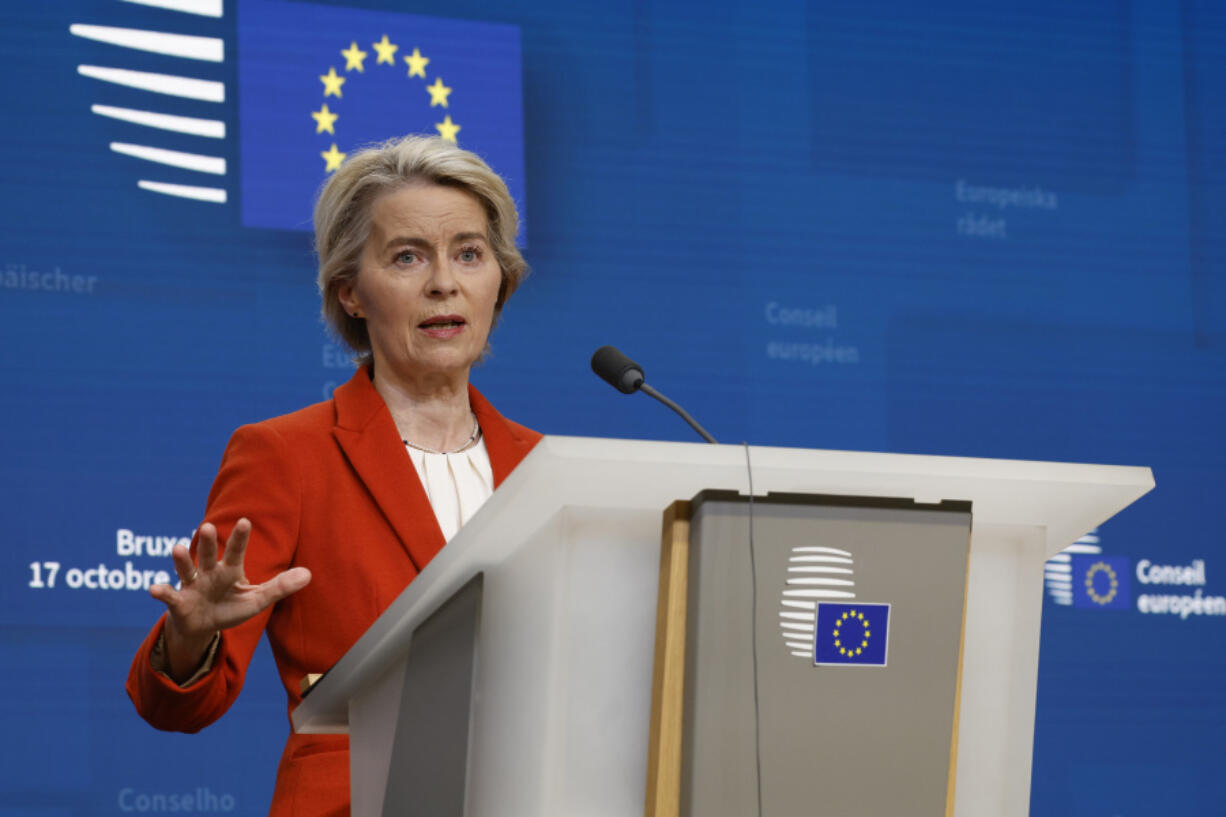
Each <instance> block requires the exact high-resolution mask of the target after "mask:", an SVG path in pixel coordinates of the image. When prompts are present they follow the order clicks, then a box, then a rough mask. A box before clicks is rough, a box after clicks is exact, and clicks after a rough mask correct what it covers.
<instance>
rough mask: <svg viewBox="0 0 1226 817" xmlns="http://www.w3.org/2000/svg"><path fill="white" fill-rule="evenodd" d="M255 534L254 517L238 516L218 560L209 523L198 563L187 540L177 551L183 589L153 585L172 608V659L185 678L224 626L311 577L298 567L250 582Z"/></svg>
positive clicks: (174, 671) (175, 673)
mask: <svg viewBox="0 0 1226 817" xmlns="http://www.w3.org/2000/svg"><path fill="white" fill-rule="evenodd" d="M250 538H251V522H249V521H248V520H246V519H240V520H238V522H237V523H236V524H235V525H234V530H233V531H232V532H231V533H230V538H229V539H228V540H226V552H225V554H224V555H223V556H222V558H221V560H220V561H218V559H217V529H216V528H215V527H213V525H211V524H209V523H208V522H205V523H204V524H203V525H201V526H200V531H199V535H198V538H197V540H196V562H195V563H193V562H192V557H191V554H190V553H189V552H188V549H187V548H185V547H183V546H182V545H178V546H176V547H175V549H174V551H173V552H172V554H171V556H172V558H173V559H174V564H175V572H176V573H178V574H179V581H180V585H179V588H178V589H177V590H176V589H175V588H173V587H171V586H170V585H168V584H157V585H154V586H153V587H151V588H149V593H150V595H152V596H153V597H154V598H155V599H157V600H158V601H160V602H162V603H163V604H165V605H166V609H167V611H168V613H169V615H167V617H166V630H165V632H166V653H167V655H166V658H167V663H168V665H169V666H168V669H169V670H170V676H171V677H172V678H174V679H176V680H180V681H181V680H183V679H185V678H187V677H189V676H190V675H191V674H192V672H193V671H194V670H195V668H196V667H197V666H198V665H199V664H200V661H201V659H202V658H203V657H204V652H205V650H207V649H208V646H209V643H210V642H211V641H212V640H213V636H214V635H215V634H216V633H217V632H218V631H220V630H224V629H227V628H229V627H234V626H236V625H239V624H242V623H243V622H244V621H246V620H248V619H249V618H251V617H253V616H255V615H256V614H258V613H259V612H260V611H262V610H264V609H266V608H268V607H270V606H272V605H273V604H276V603H277V602H278V601H280V600H281V599H283V598H285V597H286V596H288V595H289V594H290V593H294V592H296V591H298V590H301V589H302V588H303V587H306V585H307V583H308V582H310V581H311V571H309V570H307V569H306V568H305V567H292V568H290V569H289V570H286V571H284V572H283V573H279V574H277V575H276V576H273V577H272V578H271V579H269V580H268V581H266V582H264V583H263V584H251V583H250V582H248V581H247V576H246V575H245V574H244V573H243V556H244V555H245V553H246V551H247V542H248V541H249V540H250Z"/></svg>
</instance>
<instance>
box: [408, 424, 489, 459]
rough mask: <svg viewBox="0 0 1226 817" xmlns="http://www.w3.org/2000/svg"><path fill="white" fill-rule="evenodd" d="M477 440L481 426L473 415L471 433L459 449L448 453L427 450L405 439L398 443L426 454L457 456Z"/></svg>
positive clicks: (432, 449)
mask: <svg viewBox="0 0 1226 817" xmlns="http://www.w3.org/2000/svg"><path fill="white" fill-rule="evenodd" d="M479 439H481V424H480V423H478V422H477V415H476V414H474V415H473V433H472V434H469V435H468V439H467V440H465V441H464V444H463V445H461V446H460V447H459V448H453V449H451V450H450V451H439V450H437V449H434V448H427V447H426V446H424V445H418V444H417V443H411V442H409V441H408V440H405V439H401V440H400V442H402V443H404V444H405V445H407V446H408V447H409V448H414V449H417V450H418V451H424V452H425V453H427V454H459V453H460V452H461V451H467V450H468V449H470V448H472V447H473V446H474V445H475V444H476V443H477V440H479Z"/></svg>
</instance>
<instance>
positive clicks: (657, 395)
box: [639, 383, 719, 445]
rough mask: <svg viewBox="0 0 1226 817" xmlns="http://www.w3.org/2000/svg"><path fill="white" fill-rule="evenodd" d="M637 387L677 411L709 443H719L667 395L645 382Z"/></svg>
mask: <svg viewBox="0 0 1226 817" xmlns="http://www.w3.org/2000/svg"><path fill="white" fill-rule="evenodd" d="M639 389H640V390H641V391H643V392H644V393H646V394H648V395H651V396H652V397H654V398H656V399H657V400H659V401H660V402H661V403H663V404H664V405H666V406H668V407H669V408H670V409H672V410H673V411H675V412H677V413H678V414H679V415H681V419H682V420H685V421H686V422H687V423H689V424H690V427H691V428H693V429H694V430H695V431H697V432H698V434H699V435H700V436H701V437H702V438H703V439H704V440H706V441H707V442H709V443H711V444H712V445H719V443H717V442H716V441H715V438H714V437H712V436H711V435H710V434H708V433H707V430H706V429H705V428H703V427H702V426H700V425H698V422H697V421H696V420H695V419H694V418H693V417H691V416H690V415H689V412H687V411H686V410H685V409H683V408H681V406H679V405H677V404H676V403H674V402H673V401H672V400H669V399H668V398H667V397H665V396H664V395H662V394H660V393H659V392H658V391H656V390H655V389H653V388H652V387H651V386H649V385H647V384H646V383H644V384H643V385H642V386H640V387H639Z"/></svg>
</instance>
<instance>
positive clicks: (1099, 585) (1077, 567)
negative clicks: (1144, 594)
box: [1072, 554, 1132, 610]
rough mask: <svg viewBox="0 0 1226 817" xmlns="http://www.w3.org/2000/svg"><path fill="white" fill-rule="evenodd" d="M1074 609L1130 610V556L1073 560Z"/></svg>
mask: <svg viewBox="0 0 1226 817" xmlns="http://www.w3.org/2000/svg"><path fill="white" fill-rule="evenodd" d="M1072 568H1073V574H1072V575H1073V606H1074V607H1082V608H1093V609H1099V610H1127V609H1129V608H1131V606H1132V588H1131V585H1130V584H1129V575H1128V574H1129V568H1128V557H1127V556H1102V555H1101V554H1100V555H1082V556H1074V557H1073V559H1072Z"/></svg>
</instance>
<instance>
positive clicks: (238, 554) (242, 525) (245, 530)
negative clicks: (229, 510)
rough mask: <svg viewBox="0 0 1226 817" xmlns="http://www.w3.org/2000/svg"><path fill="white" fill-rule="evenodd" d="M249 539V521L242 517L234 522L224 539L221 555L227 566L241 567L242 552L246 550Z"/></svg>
mask: <svg viewBox="0 0 1226 817" xmlns="http://www.w3.org/2000/svg"><path fill="white" fill-rule="evenodd" d="M250 540H251V522H250V521H249V520H248V519H247V518H246V517H244V518H242V519H240V520H238V521H237V522H235V523H234V530H232V531H230V538H229V539H227V540H226V552H225V555H224V556H222V561H223V563H224V564H225V565H226V566H228V567H242V566H243V554H245V553H246V552H247V542H249V541H250ZM214 553H216V550H214Z"/></svg>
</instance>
